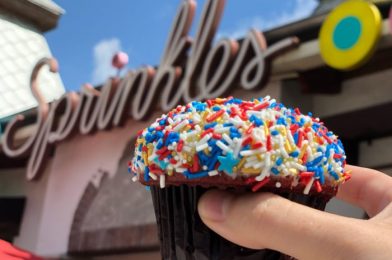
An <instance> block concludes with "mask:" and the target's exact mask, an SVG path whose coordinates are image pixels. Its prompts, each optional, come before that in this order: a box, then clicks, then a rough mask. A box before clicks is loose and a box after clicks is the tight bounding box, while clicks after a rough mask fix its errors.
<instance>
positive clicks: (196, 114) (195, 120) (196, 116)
mask: <svg viewBox="0 0 392 260" xmlns="http://www.w3.org/2000/svg"><path fill="white" fill-rule="evenodd" d="M193 121H194V122H195V123H196V124H197V123H200V122H201V117H200V115H199V114H198V113H193Z"/></svg>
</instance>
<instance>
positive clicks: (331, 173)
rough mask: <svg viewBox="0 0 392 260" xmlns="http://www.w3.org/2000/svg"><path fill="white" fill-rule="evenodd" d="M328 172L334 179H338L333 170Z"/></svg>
mask: <svg viewBox="0 0 392 260" xmlns="http://www.w3.org/2000/svg"><path fill="white" fill-rule="evenodd" d="M329 174H330V175H331V176H332V177H333V178H334V179H335V180H339V175H338V174H337V173H336V172H334V171H330V172H329Z"/></svg>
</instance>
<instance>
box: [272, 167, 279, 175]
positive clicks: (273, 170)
mask: <svg viewBox="0 0 392 260" xmlns="http://www.w3.org/2000/svg"><path fill="white" fill-rule="evenodd" d="M271 172H272V173H273V174H275V175H278V174H279V171H278V169H276V168H275V167H272V168H271Z"/></svg>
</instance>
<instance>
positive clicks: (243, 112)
mask: <svg viewBox="0 0 392 260" xmlns="http://www.w3.org/2000/svg"><path fill="white" fill-rule="evenodd" d="M238 116H239V117H240V118H241V119H242V120H248V116H247V115H246V112H245V111H242V113H241V114H238Z"/></svg>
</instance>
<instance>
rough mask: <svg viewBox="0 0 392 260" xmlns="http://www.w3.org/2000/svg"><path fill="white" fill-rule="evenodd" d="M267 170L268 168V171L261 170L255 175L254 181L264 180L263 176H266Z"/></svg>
mask: <svg viewBox="0 0 392 260" xmlns="http://www.w3.org/2000/svg"><path fill="white" fill-rule="evenodd" d="M268 172H269V170H268V171H265V170H263V172H262V173H261V174H260V175H259V176H257V177H256V178H255V180H256V181H262V180H264V178H265V177H267V175H268Z"/></svg>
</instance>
